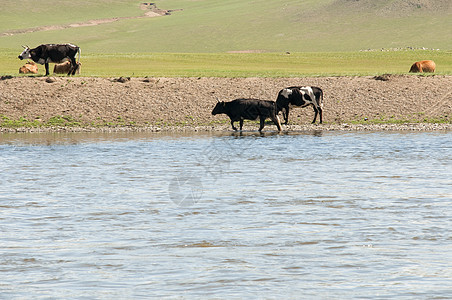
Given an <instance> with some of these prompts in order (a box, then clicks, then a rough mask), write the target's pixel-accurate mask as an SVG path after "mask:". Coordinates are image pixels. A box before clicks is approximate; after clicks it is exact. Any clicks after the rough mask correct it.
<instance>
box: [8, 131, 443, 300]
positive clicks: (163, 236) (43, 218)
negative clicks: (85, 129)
mask: <svg viewBox="0 0 452 300" xmlns="http://www.w3.org/2000/svg"><path fill="white" fill-rule="evenodd" d="M0 154H1V155H0V171H1V175H0V278H1V280H0V298H2V299H41V298H60V299H61V298H65V299H68V298H69V299H70V298H80V299H81V298H91V299H93V298H96V299H112V298H122V299H125V298H128V299H131V298H165V297H170V298H182V299H185V298H191V299H200V298H224V299H239V298H251V299H253V298H267V299H276V298H278V299H300V298H309V299H311V298H323V299H324V298H342V299H344V298H369V299H388V298H397V299H413V298H416V299H445V298H448V297H450V295H451V294H452V288H451V286H452V279H451V278H452V271H451V270H452V268H451V263H450V261H451V260H452V255H451V254H450V252H451V251H450V249H451V246H452V238H451V234H450V228H451V226H452V220H451V212H452V132H450V131H444V132H338V131H331V132H326V131H300V132H286V133H281V134H278V133H276V132H265V133H263V134H259V133H258V132H248V131H247V132H243V133H232V132H211V133H131V132H124V133H114V134H108V133H46V134H27V133H24V134H3V135H0Z"/></svg>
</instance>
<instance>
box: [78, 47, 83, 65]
mask: <svg viewBox="0 0 452 300" xmlns="http://www.w3.org/2000/svg"><path fill="white" fill-rule="evenodd" d="M81 52H82V50H80V47H79V48H78V50H77V56H78V58H77V60H78V61H77V63H80V54H81Z"/></svg>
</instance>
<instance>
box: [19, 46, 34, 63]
mask: <svg viewBox="0 0 452 300" xmlns="http://www.w3.org/2000/svg"><path fill="white" fill-rule="evenodd" d="M22 47H24V51H22V53H21V54H20V55H19V56H18V57H19V58H20V60H22V59H28V58H30V57H31V56H30V47H28V46H22Z"/></svg>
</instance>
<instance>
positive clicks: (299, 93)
mask: <svg viewBox="0 0 452 300" xmlns="http://www.w3.org/2000/svg"><path fill="white" fill-rule="evenodd" d="M322 102H323V91H322V89H321V88H319V87H315V86H292V87H287V88H284V89H282V90H280V91H279V93H278V98H277V99H276V107H277V112H278V113H279V112H280V111H282V113H283V118H284V123H283V124H287V122H288V121H289V107H290V106H301V107H306V106H308V105H312V107H313V108H314V112H315V115H314V120H313V121H312V123H315V120H316V119H317V114H319V116H320V123H322Z"/></svg>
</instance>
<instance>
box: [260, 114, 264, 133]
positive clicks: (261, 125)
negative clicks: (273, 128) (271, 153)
mask: <svg viewBox="0 0 452 300" xmlns="http://www.w3.org/2000/svg"><path fill="white" fill-rule="evenodd" d="M259 120H260V126H259V131H262V129H263V128H264V126H265V117H264V116H262V115H261V116H259Z"/></svg>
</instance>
